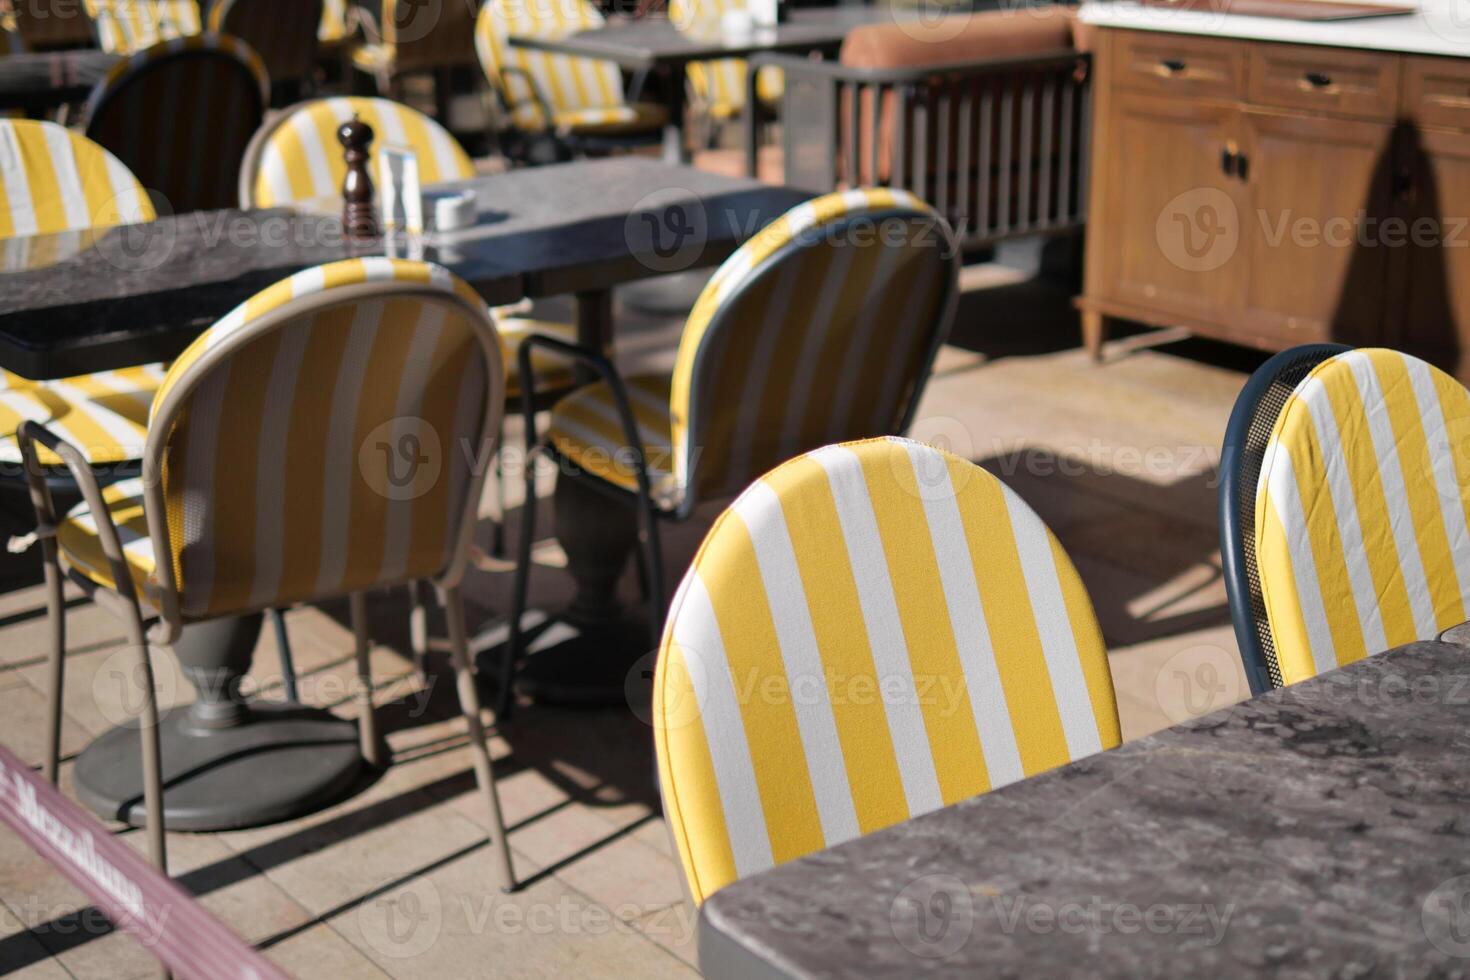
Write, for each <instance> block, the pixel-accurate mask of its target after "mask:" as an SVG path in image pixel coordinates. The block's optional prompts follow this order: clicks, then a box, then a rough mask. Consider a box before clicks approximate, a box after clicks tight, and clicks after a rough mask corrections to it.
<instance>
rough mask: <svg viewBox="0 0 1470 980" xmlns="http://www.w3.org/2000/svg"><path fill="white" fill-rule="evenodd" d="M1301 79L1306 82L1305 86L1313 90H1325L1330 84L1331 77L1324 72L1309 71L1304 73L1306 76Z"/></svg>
mask: <svg viewBox="0 0 1470 980" xmlns="http://www.w3.org/2000/svg"><path fill="white" fill-rule="evenodd" d="M1302 77H1304V78H1305V79H1306V80H1307V84H1308V85H1310V86H1312V87H1313V88H1327V86H1329V85H1331V84H1332V76H1331V75H1328V74H1327V73H1326V72H1320V71H1309V72H1307V73H1306V75H1304V76H1302Z"/></svg>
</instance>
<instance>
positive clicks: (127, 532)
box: [56, 477, 156, 605]
mask: <svg viewBox="0 0 1470 980" xmlns="http://www.w3.org/2000/svg"><path fill="white" fill-rule="evenodd" d="M102 499H103V500H105V501H106V502H107V509H108V511H109V513H111V515H112V521H113V523H114V524H116V525H117V532H118V537H119V538H120V539H121V541H122V546H123V557H124V558H126V559H127V563H128V572H129V573H130V574H131V576H132V579H133V588H134V589H135V590H136V592H137V595H138V598H139V599H140V600H144V601H146V602H148V603H149V604H150V605H152V604H153V602H152V599H153V590H152V589H151V588H150V587H149V586H150V583H151V581H152V578H153V570H154V568H155V567H156V565H155V562H154V557H153V541H152V539H151V538H149V537H148V522H147V520H146V518H144V516H143V480H142V478H141V477H140V478H135V479H131V480H120V481H118V482H117V483H114V484H112V485H111V486H108V487H104V488H103V490H102ZM56 543H57V546H58V547H59V548H60V550H61V556H62V558H64V559H65V560H66V563H67V564H68V565H70V566H71V567H72V568H74V569H76V570H77V571H78V572H80V573H81V574H82V575H85V576H86V577H87V578H89V579H91V580H92V581H93V582H96V583H97V584H98V585H101V586H105V587H106V588H109V589H115V588H117V583H116V581H115V580H114V578H113V574H112V564H111V563H110V562H109V561H108V560H107V556H106V555H105V554H104V553H103V551H102V539H101V538H100V537H99V536H98V533H97V521H96V518H95V517H94V516H93V514H92V512H91V510H90V508H88V507H87V503H86V501H82V502H81V503H79V504H77V505H76V506H75V507H73V508H72V509H71V511H70V512H69V513H68V514H67V515H66V518H65V519H64V520H63V521H62V522H61V525H60V526H59V527H58V528H57V529H56Z"/></svg>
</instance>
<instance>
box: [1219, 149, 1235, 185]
mask: <svg viewBox="0 0 1470 980" xmlns="http://www.w3.org/2000/svg"><path fill="white" fill-rule="evenodd" d="M1239 159H1240V158H1239V156H1238V155H1237V154H1236V152H1235V151H1234V150H1232V149H1231V148H1230V147H1228V146H1227V147H1225V149H1223V150H1221V151H1220V170H1221V172H1222V173H1224V174H1225V176H1226V177H1234V176H1235V165H1236V161H1237V160H1239Z"/></svg>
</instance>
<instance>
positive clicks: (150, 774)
mask: <svg viewBox="0 0 1470 980" xmlns="http://www.w3.org/2000/svg"><path fill="white" fill-rule="evenodd" d="M127 631H128V643H129V644H131V645H132V648H133V649H134V650H136V651H137V652H138V664H137V674H136V675H135V676H136V677H137V678H138V680H139V682H140V683H141V684H142V686H143V716H142V718H140V719H139V725H138V736H139V737H138V743H139V745H140V746H141V748H142V754H143V807H144V809H145V810H146V811H147V813H148V856H149V857H150V858H151V859H152V861H153V863H154V865H156V866H157V868H158V870H159V871H162V872H163V873H164V874H168V854H167V852H166V849H165V845H164V838H163V834H164V826H163V759H162V750H161V749H160V747H159V739H158V695H157V692H156V691H155V689H154V682H153V660H152V657H151V656H150V655H149V649H148V638H147V636H146V634H145V633H144V632H143V616H142V614H141V613H140V612H139V611H138V609H137V607H136V605H135V606H134V608H133V612H132V615H131V616H128V617H127Z"/></svg>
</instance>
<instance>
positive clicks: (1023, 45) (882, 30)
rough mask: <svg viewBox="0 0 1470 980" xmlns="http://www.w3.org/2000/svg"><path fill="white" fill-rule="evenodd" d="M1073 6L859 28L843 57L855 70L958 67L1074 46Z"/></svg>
mask: <svg viewBox="0 0 1470 980" xmlns="http://www.w3.org/2000/svg"><path fill="white" fill-rule="evenodd" d="M1072 22H1073V15H1072V11H1071V8H1068V7H1063V6H1052V7H1023V8H1021V9H1018V10H987V11H984V12H982V13H964V14H951V15H950V16H948V17H941V18H939V19H937V20H934V21H927V20H913V21H903V22H889V23H878V24H864V25H862V26H861V27H854V28H853V29H852V30H851V31H849V32H848V34H847V38H846V40H844V41H843V42H842V51H841V53H840V54H839V55H838V58H839V60H840V61H841V62H842V64H844V65H849V66H851V67H853V68H910V67H916V66H919V65H952V64H957V63H959V62H965V61H983V60H985V59H987V58H1014V57H1017V56H1019V55H1023V54H1034V53H1038V52H1042V51H1056V50H1057V49H1059V48H1060V49H1065V48H1070V47H1072Z"/></svg>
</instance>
